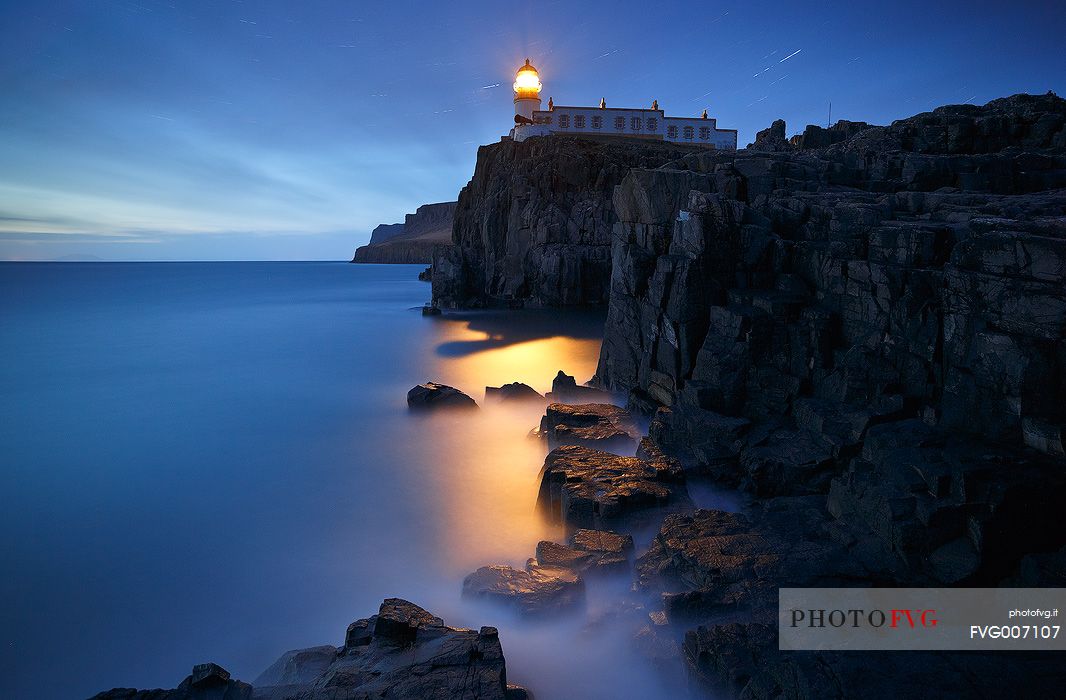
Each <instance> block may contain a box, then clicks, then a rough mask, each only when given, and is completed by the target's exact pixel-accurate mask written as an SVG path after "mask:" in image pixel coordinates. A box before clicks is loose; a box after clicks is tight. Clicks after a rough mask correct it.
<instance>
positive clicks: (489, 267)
mask: <svg viewBox="0 0 1066 700" xmlns="http://www.w3.org/2000/svg"><path fill="white" fill-rule="evenodd" d="M699 150H701V149H700V148H699V147H693V146H683V145H677V144H668V143H661V142H659V143H656V142H641V141H630V140H624V141H618V140H616V141H614V142H611V143H607V142H597V141H592V140H588V139H580V138H566V137H563V136H553V137H551V138H546V139H529V140H527V141H524V142H521V143H518V142H515V141H501V142H499V143H495V144H492V145H488V146H482V147H481V148H479V149H478V154H477V165H476V166H475V168H474V175H473V177H472V178H471V180H470V182H469V183H468V184H467V185H466V187H464V188H463V190H462V192H460V193H459V204H458V208H457V210H456V213H455V224H454V231H453V241H452V242H453V243H454V245H451V246H439V247H438V248H437V249H436V252H435V253H434V263H433V300H434V304H435V305H438V306H441V307H444V308H454V307H458V306H486V305H492V304H504V305H514V304H519V305H529V306H574V305H585V304H603V303H605V302H606V301H607V295H608V282H609V280H610V276H611V229H612V227H613V225H614V222H615V220H616V216H615V212H614V207H613V202H612V199H611V193H612V191H613V190H614V187H615V185H617V184H618V183H619V182H621V181H622V179H623V178H624V177H625V175H626V173H627V172H629V170H630V169H631V168H654V167H658V166H660V165H662V164H664V163H667V162H669V161H672V160H675V159H677V158H681V157H683V156H685V155H686V154H690V153H693V152H697V151H699Z"/></svg>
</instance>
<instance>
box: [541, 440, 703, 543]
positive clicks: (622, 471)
mask: <svg viewBox="0 0 1066 700" xmlns="http://www.w3.org/2000/svg"><path fill="white" fill-rule="evenodd" d="M688 503H689V500H688V492H687V490H686V488H685V484H684V475H683V473H682V472H681V470H680V469H679V468H677V467H676V465H675V464H673V463H671V462H652V461H648V460H644V459H638V458H637V457H621V456H619V455H616V454H612V453H610V452H602V451H600V450H593V449H590V448H588V447H580V446H577V445H565V446H563V447H558V448H556V449H554V450H552V451H551V453H549V454H548V456H547V458H545V460H544V468H543V470H542V471H541V482H540V493H539V494H538V496H537V506H538V507H539V508H541V509H542V510H543V511H544V512H546V513H547V514H548V516H549V517H551V518H552V519H553V520H556V521H561V522H563V523H565V524H566V525H567V526H569V527H573V528H591V529H603V528H604V527H605V526H608V525H612V524H617V525H623V526H625V525H627V524H628V523H627V521H629V520H630V519H631V518H632V516H635V515H637V514H639V513H640V512H641V511H645V510H647V509H650V508H666V507H669V508H681V507H684V506H686V505H687V504H688Z"/></svg>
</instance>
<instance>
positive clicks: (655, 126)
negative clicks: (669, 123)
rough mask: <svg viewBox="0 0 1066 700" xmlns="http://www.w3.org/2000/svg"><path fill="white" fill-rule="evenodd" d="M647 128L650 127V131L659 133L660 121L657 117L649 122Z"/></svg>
mask: <svg viewBox="0 0 1066 700" xmlns="http://www.w3.org/2000/svg"><path fill="white" fill-rule="evenodd" d="M647 126H648V131H658V130H659V120H658V119H656V118H655V117H652V118H651V119H649V120H648V122H647Z"/></svg>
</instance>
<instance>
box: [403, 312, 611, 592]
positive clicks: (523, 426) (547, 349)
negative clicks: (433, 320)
mask: <svg viewBox="0 0 1066 700" xmlns="http://www.w3.org/2000/svg"><path fill="white" fill-rule="evenodd" d="M502 318H503V321H502V322H501V325H500V327H495V326H494V324H493V323H491V322H490V323H487V324H486V322H485V320H484V319H480V318H477V319H475V321H473V322H470V321H449V320H447V317H445V320H444V321H443V322H439V323H437V324H436V328H435V330H439V335H438V336H437V338H436V342H435V344H434V345H435V347H434V348H433V349H432V352H431V357H429V358H427V367H428V368H429V369H428V374H427V376H426V378H427V379H432V380H433V381H440V382H443V383H445V384H449V385H451V386H454V387H456V388H458V389H461V390H462V391H464V392H466V393H467V394H469V395H470V396H472V397H473V398H474V399H475V400H476V401H477V402H478V404H479V406H480V408H479V409H478V410H477V411H469V412H447V413H442V414H436V415H428V416H421V415H412V416H411V420H412V423H413V425H412V429H413V430H415V431H417V432H418V433H420V437H419V438H418V439H417V442H418V444H419V446H420V450H421V451H422V455H423V457H422V460H421V462H422V465H423V468H424V469H425V470H426V474H425V477H426V478H427V479H428V480H429V481H430V482H431V483H432V484H433V485H434V487H435V489H436V494H435V498H434V502H435V503H436V504H437V506H436V507H438V508H439V513H438V521H439V523H440V525H439V528H438V529H437V531H436V532H435V533H433V536H434V537H435V538H436V539H437V541H438V543H439V545H440V547H441V550H442V555H444V556H443V559H444V562H443V568H444V569H445V572H446V573H447V574H450V575H464V574H466V573H469V572H471V571H473V570H474V569H476V568H477V567H479V566H483V565H485V564H497V563H508V564H512V565H516V566H520V565H522V564H523V563H524V562H525V560H526V559H527V558H528V557H531V556H533V554H534V550H535V548H536V544H537V542H538V541H540V540H542V539H556V540H558V539H559V538H560V537H561V536H562V532H561V531H560V530H559V529H558V528H557V527H554V526H551V525H549V524H548V523H546V522H545V521H544V520H543V519H542V518H541V517H540V515H539V514H538V513H537V512H536V508H535V506H536V498H537V490H538V487H539V473H540V468H541V466H542V464H543V462H544V456H545V454H546V453H547V450H546V448H545V446H544V445H543V444H542V443H541V442H540V441H538V440H534V439H532V438H530V437H528V433H529V431H530V429H531V428H533V427H535V426H536V425H538V424H539V422H540V418H541V416H542V415H543V414H544V404H543V403H537V402H533V403H519V404H515V403H508V404H499V403H495V402H494V403H486V402H485V400H484V391H485V387H486V386H499V385H501V384H506V383H509V382H515V381H518V382H524V383H526V384H529V385H530V386H532V387H533V388H534V389H536V390H537V391H539V392H540V393H544V392H545V391H548V390H550V389H551V383H552V379H553V378H554V376H555V374H556V373H557V372H558V371H559V370H560V369H561V370H563V371H565V372H566V373H567V374H572V375H574V376H576V377H577V378H578V381H579V382H583V381H586V380H587V379H589V378H590V377H591V376H592V374H593V373H594V372H595V369H596V361H597V357H598V355H599V349H600V339H599V337H591V338H590V337H573V336H570V335H565V334H564V333H562V332H560V331H562V330H565V328H566V326H567V317H566V315H565V314H554V315H553V317H549V318H546V317H545V316H543V315H538V316H532V315H530V314H529V312H516V313H515V314H514V319H511V316H510V315H506V316H503V317H502ZM526 318H530V319H534V320H535V322H533V321H531V325H533V326H534V327H533V328H531V327H530V324H526V323H524V319H526ZM508 319H511V320H508ZM473 326H477V327H476V328H475V327H473ZM538 334H543V336H544V337H530V336H535V335H538ZM586 335H587V334H586Z"/></svg>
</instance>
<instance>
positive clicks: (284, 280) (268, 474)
mask: <svg viewBox="0 0 1066 700" xmlns="http://www.w3.org/2000/svg"><path fill="white" fill-rule="evenodd" d="M421 269H422V267H421V266H412V265H351V264H347V263H339V262H338V263H333V262H292V263H287V262H262V263H258V262H234V263H223V262H212V263H0V572H2V574H0V634H2V639H0V697H2V698H11V699H13V700H14V699H23V698H25V699H33V700H49V699H52V698H56V699H60V698H61V699H64V700H65V699H68V698H87V697H90V696H92V695H93V694H95V693H97V692H99V691H101V690H106V689H110V688H112V687H136V688H159V687H162V688H172V687H175V686H176V685H177V684H178V683H179V682H180V681H181V680H182V679H183V678H184V677H185V676H186V675H188V673H189V671H190V670H191V668H192V666H193V665H194V664H196V663H201V662H206V661H212V662H215V663H218V664H220V665H222V666H223V667H224V668H226V669H228V670H229V671H230V672H231V673H232V674H233V677H235V678H239V679H241V680H244V681H248V682H254V680H255V678H256V676H258V675H259V673H260V672H262V671H263V670H265V669H266V668H267V667H268V666H269V665H270V664H271V663H273V661H274V660H275V659H277V657H278V656H280V655H281V654H282V653H283V652H285V651H287V650H290V649H298V648H303V647H309V646H316V645H321V644H333V645H341V644H342V643H343V638H344V632H345V629H346V628H347V626H348V624H349V623H350V622H352V621H354V620H356V619H359V618H365V617H369V616H370V615H372V614H374V613H376V612H377V608H378V606H379V605H380V603H381V601H382V600H383V599H385V598H389V597H400V598H405V599H407V600H410V601H412V602H414V603H417V604H418V605H420V606H422V607H424V608H426V609H428V610H430V611H431V612H433V613H434V614H436V615H438V616H440V617H442V618H444V620H445V622H446V623H447V624H449V625H453V626H462V627H472V628H475V629H476V628H478V627H480V626H482V625H492V626H496V627H498V628H499V629H500V637H501V641H502V643H503V648H504V653H505V656H506V659H507V669H508V680H509V681H510V682H513V683H518V684H522V685H525V686H527V687H529V688H530V689H531V690H533V691H534V693H535V694H536V696H537V697H538V698H539V699H540V700H552V699H553V698H560V699H561V698H658V697H664V698H665V697H679V696H680V695H679V694H682V693H683V690H684V688H683V675H684V674H683V673H681V671H680V669H678V670H677V672H676V673H673V672H670V673H665V674H663V673H660V672H657V671H656V670H655V668H656V667H655V665H654V664H650V663H649V662H648V661H647V657H646V655H645V654H644V653H642V651H641V650H640V649H639V643H638V642H637V641H636V640H634V637H633V631H632V630H631V629H629V628H619V627H616V626H613V625H612V623H611V620H612V619H614V618H613V617H612V616H611V615H610V611H611V610H612V609H613V606H614V605H616V604H617V602H618V601H619V600H620V599H622V598H624V597H625V593H626V589H627V588H628V585H629V582H628V581H626V580H619V581H613V582H612V581H605V582H600V583H595V584H590V589H589V609H588V611H586V612H585V613H584V614H580V615H574V616H571V617H567V618H564V619H556V620H522V619H518V618H516V617H515V616H514V615H513V614H512V613H511V612H510V611H509V610H506V609H503V608H499V607H495V606H493V605H491V604H485V603H482V602H473V601H469V600H464V599H463V598H461V596H460V591H461V586H462V580H463V578H464V577H465V576H466V575H467V574H469V573H471V572H472V571H474V570H475V569H476V568H478V567H479V566H482V565H486V564H511V565H513V566H522V565H523V564H524V563H525V561H526V559H527V558H529V557H531V556H533V555H534V550H535V548H536V544H537V542H538V541H540V540H542V539H556V540H561V538H562V533H561V532H560V531H559V530H558V528H557V527H556V526H553V525H551V524H550V523H548V522H545V520H544V519H543V518H542V517H541V515H540V514H539V513H538V512H537V509H536V507H535V505H536V495H537V486H538V483H539V478H538V477H539V471H540V467H541V465H542V463H543V459H544V456H545V453H546V449H545V447H544V445H542V444H541V443H540V442H539V441H537V440H534V439H531V438H530V437H529V436H528V433H529V431H530V429H531V428H533V427H534V426H535V425H537V423H538V421H539V418H540V415H541V414H542V412H543V408H542V407H537V406H530V405H519V406H511V405H500V404H485V403H484V400H483V399H484V390H485V387H486V386H498V385H500V384H503V383H507V382H514V381H519V382H525V383H527V384H529V385H530V386H532V387H534V388H535V389H537V390H538V391H540V392H544V391H547V390H549V389H550V387H551V381H552V378H553V377H554V376H555V374H556V373H557V372H558V371H559V370H563V371H565V372H566V373H567V374H572V375H575V376H576V377H577V378H578V381H579V382H581V381H585V380H587V379H589V378H590V377H591V376H592V375H593V373H594V372H595V367H596V361H597V356H598V353H599V346H600V340H601V333H602V328H603V320H604V319H603V313H602V312H601V311H559V310H551V311H538V310H514V311H472V312H453V313H446V314H444V315H442V316H436V317H423V316H422V314H421V313H420V308H421V307H422V305H423V304H425V303H426V302H427V301H428V300H429V297H430V287H429V285H428V284H426V283H425V282H420V281H418V279H417V273H418V272H419V271H420V270H421ZM425 381H439V382H444V383H446V384H450V385H452V386H455V387H457V388H460V389H462V390H463V391H465V392H467V393H468V394H470V395H471V396H472V397H474V398H475V400H477V401H478V403H479V404H483V406H482V408H481V410H479V411H477V412H462V413H461V414H457V413H452V414H440V415H430V416H425V415H418V414H411V413H409V412H408V409H407V405H406V394H407V391H408V390H409V389H410V388H411V387H413V386H414V385H416V384H419V383H422V382H425ZM723 499H725V500H723ZM697 500H698V501H702V503H701V504H702V505H707V504H711V505H714V504H715V503H717V504H718V505H719V506H721V507H730V506H731V504H730V503H728V502H726V501H727V500H728V498H727V497H726V496H722V495H721V494H714V493H703V494H702V495H699V496H698V499H697ZM648 536H650V535H646V536H645V542H646V539H647V537H648ZM638 544H639V541H638ZM590 621H591V622H593V623H594V624H590ZM671 677H673V678H676V679H677V683H671V682H670V681H669V680H668V679H669V678H671Z"/></svg>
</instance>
